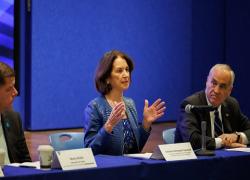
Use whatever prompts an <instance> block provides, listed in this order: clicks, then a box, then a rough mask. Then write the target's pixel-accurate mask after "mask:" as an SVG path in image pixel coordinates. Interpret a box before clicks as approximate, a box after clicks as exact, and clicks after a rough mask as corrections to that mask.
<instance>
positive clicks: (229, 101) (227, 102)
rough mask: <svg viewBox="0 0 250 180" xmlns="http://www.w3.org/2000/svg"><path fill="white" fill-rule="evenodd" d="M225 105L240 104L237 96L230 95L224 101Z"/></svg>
mask: <svg viewBox="0 0 250 180" xmlns="http://www.w3.org/2000/svg"><path fill="white" fill-rule="evenodd" d="M224 104H225V105H238V104H239V103H238V101H237V99H236V98H235V97H233V96H229V97H227V99H226V100H225V102H224Z"/></svg>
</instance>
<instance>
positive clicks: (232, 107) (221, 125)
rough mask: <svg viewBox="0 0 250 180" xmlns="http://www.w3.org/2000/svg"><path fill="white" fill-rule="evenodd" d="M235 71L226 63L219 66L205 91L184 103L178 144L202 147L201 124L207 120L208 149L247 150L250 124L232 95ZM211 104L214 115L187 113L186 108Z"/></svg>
mask: <svg viewBox="0 0 250 180" xmlns="http://www.w3.org/2000/svg"><path fill="white" fill-rule="evenodd" d="M234 78H235V75H234V72H233V70H232V69H231V68H230V66H228V65H226V64H216V65H215V66H213V67H212V68H211V70H210V72H209V75H208V77H207V82H206V89H205V91H200V92H197V93H195V94H193V95H191V96H189V97H187V98H186V99H184V101H183V102H182V104H181V112H180V118H179V119H178V121H177V126H176V133H175V142H190V143H191V145H192V147H193V148H194V149H198V148H201V121H206V146H207V148H208V149H212V150H213V149H218V148H222V147H231V148H234V147H246V145H247V144H248V143H249V140H250V121H249V119H248V118H247V117H246V116H245V115H243V114H242V113H241V110H240V106H239V104H238V102H237V100H236V99H235V98H233V97H231V96H230V94H231V91H232V88H233V83H234ZM188 104H191V105H212V106H213V107H216V110H214V111H211V112H207V111H204V112H193V113H191V112H190V113H189V112H186V111H185V107H186V105H188Z"/></svg>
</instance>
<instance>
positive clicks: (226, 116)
mask: <svg viewBox="0 0 250 180" xmlns="http://www.w3.org/2000/svg"><path fill="white" fill-rule="evenodd" d="M221 116H222V123H223V127H224V132H225V133H228V132H232V127H231V125H230V118H231V117H230V113H229V109H228V107H227V104H226V103H225V102H224V103H223V104H222V105H221Z"/></svg>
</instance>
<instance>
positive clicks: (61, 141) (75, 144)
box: [49, 132, 84, 151]
mask: <svg viewBox="0 0 250 180" xmlns="http://www.w3.org/2000/svg"><path fill="white" fill-rule="evenodd" d="M83 138H84V133H83V132H61V133H54V134H50V135H49V142H50V144H51V146H52V147H53V148H54V150H55V151H61V150H70V149H79V148H84V142H83Z"/></svg>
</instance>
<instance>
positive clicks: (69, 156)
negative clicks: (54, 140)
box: [56, 148, 97, 170]
mask: <svg viewBox="0 0 250 180" xmlns="http://www.w3.org/2000/svg"><path fill="white" fill-rule="evenodd" d="M56 156H57V158H58V161H59V163H60V165H61V167H62V169H63V170H73V169H85V168H93V167H97V166H96V162H95V158H94V155H93V152H92V150H91V148H82V149H72V150H64V151H56Z"/></svg>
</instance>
